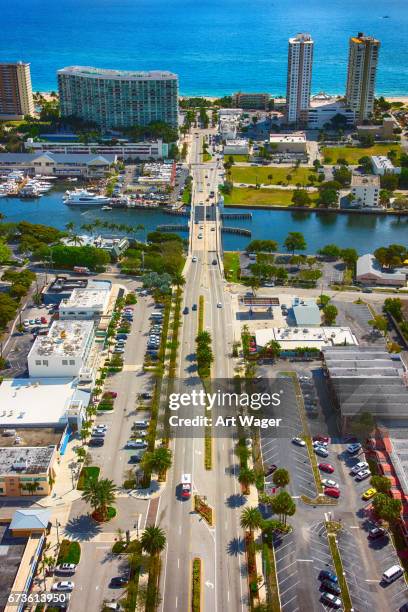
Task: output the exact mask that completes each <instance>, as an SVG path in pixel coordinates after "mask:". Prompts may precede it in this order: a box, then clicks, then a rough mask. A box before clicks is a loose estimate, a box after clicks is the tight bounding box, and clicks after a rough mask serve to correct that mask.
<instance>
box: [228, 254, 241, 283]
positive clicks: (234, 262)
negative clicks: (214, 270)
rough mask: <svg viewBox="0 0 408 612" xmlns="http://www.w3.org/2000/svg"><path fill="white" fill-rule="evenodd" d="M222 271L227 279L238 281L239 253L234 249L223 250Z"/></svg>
mask: <svg viewBox="0 0 408 612" xmlns="http://www.w3.org/2000/svg"><path fill="white" fill-rule="evenodd" d="M224 271H225V277H226V279H227V280H228V281H230V282H233V283H238V282H239V271H240V266H239V253H238V252H236V251H226V252H225V251H224Z"/></svg>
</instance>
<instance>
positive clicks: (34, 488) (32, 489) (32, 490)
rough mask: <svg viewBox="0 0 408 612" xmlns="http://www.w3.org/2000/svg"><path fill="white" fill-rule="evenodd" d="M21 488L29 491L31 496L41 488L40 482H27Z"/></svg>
mask: <svg viewBox="0 0 408 612" xmlns="http://www.w3.org/2000/svg"><path fill="white" fill-rule="evenodd" d="M21 488H22V489H24V490H25V491H28V492H29V493H30V495H34V493H35V492H36V491H37V489H39V488H40V485H39V482H38V480H34V481H33V482H27V484H25V485H21Z"/></svg>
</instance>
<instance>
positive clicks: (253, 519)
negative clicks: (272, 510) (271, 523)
mask: <svg viewBox="0 0 408 612" xmlns="http://www.w3.org/2000/svg"><path fill="white" fill-rule="evenodd" d="M262 521H263V519H262V514H261V513H260V512H259V510H258V508H255V507H251V506H249V507H248V508H244V510H243V511H242V512H241V520H240V524H241V527H242V529H249V531H250V534H251V537H253V535H254V530H255V529H259V528H260V527H261V525H262Z"/></svg>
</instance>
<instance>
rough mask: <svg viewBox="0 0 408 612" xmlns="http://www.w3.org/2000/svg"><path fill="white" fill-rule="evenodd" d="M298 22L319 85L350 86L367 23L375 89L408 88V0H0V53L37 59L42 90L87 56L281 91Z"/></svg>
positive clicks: (229, 86) (205, 83)
mask: <svg viewBox="0 0 408 612" xmlns="http://www.w3.org/2000/svg"><path fill="white" fill-rule="evenodd" d="M386 16H387V18H384V17H386ZM298 31H309V32H310V33H311V34H312V36H313V38H314V39H315V43H316V44H315V62H314V70H313V91H314V92H318V91H321V90H324V91H327V92H329V93H338V92H339V93H342V92H343V91H344V87H345V79H346V66H347V45H348V37H349V36H350V35H352V34H356V33H357V32H358V31H363V32H365V33H366V34H371V35H374V36H376V37H378V38H379V39H380V40H381V42H382V49H381V53H380V69H379V73H378V81H377V91H378V92H379V93H384V94H389V95H392V94H394V95H397V94H408V4H407V0H388V1H385V0H354V1H353V0H330V1H327V0H303V1H300V0H251V1H248V0H58V1H55V0H18V1H15V2H10V0H0V58H1V59H2V60H9V61H14V60H19V59H22V60H25V61H29V62H31V71H32V80H33V88H34V90H36V91H37V90H40V91H47V90H52V89H56V78H55V72H56V70H57V69H58V68H61V67H63V66H67V65H72V64H80V65H94V66H99V67H106V68H123V69H136V70H138V69H140V70H149V69H157V68H161V69H167V70H172V71H174V72H176V73H178V74H179V76H180V91H181V93H184V94H208V95H222V94H226V93H230V92H232V91H235V90H239V89H241V90H243V91H267V92H271V93H273V94H276V95H280V94H284V92H285V73H286V58H287V39H288V37H289V36H291V35H293V34H295V33H296V32H298Z"/></svg>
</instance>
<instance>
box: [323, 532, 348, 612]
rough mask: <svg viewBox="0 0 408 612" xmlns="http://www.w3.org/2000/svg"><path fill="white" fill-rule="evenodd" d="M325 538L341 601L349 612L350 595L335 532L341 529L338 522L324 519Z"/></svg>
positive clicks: (345, 611) (346, 611)
mask: <svg viewBox="0 0 408 612" xmlns="http://www.w3.org/2000/svg"><path fill="white" fill-rule="evenodd" d="M325 525H326V531H327V540H328V543H329V548H330V553H331V556H332V559H333V563H334V569H335V572H336V575H337V579H338V581H339V587H340V589H341V598H342V601H343V609H344V612H350V611H351V610H352V609H353V605H352V603H351V597H350V593H349V589H348V585H347V581H346V576H345V572H344V569H343V562H342V560H341V556H340V551H339V548H338V546H337V533H338V532H339V531H340V530H341V525H340V523H336V522H335V521H326V523H325Z"/></svg>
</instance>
